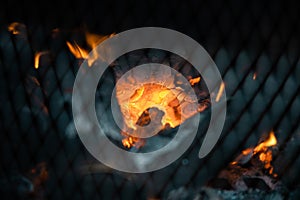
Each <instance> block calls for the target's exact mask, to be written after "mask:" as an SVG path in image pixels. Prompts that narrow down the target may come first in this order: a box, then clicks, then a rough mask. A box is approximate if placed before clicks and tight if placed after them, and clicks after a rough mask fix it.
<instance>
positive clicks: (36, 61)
mask: <svg viewBox="0 0 300 200" xmlns="http://www.w3.org/2000/svg"><path fill="white" fill-rule="evenodd" d="M47 53H48V52H47V51H42V52H37V53H36V54H35V56H34V68H35V69H38V68H39V63H40V57H41V56H43V55H45V54H47Z"/></svg>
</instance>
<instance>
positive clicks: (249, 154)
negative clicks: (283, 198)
mask: <svg viewBox="0 0 300 200" xmlns="http://www.w3.org/2000/svg"><path fill="white" fill-rule="evenodd" d="M276 145H277V140H276V137H275V134H274V132H273V131H271V132H270V134H269V136H268V138H267V139H266V140H265V141H263V142H261V143H259V144H258V145H257V146H256V147H253V148H248V149H245V150H243V151H242V153H241V154H240V155H238V156H237V157H236V158H235V160H234V161H233V162H231V163H230V164H229V166H228V167H227V168H226V169H224V170H222V171H221V172H220V173H219V175H218V177H217V179H214V180H212V181H211V182H210V183H209V185H210V186H212V187H216V188H223V189H234V190H238V191H245V190H248V189H250V188H256V189H260V190H263V191H269V190H276V189H278V188H280V187H281V183H280V182H279V181H278V180H276V177H277V175H276V174H275V173H274V172H273V166H272V164H271V162H272V155H273V152H274V151H275V147H276Z"/></svg>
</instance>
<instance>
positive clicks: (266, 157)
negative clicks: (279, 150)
mask: <svg viewBox="0 0 300 200" xmlns="http://www.w3.org/2000/svg"><path fill="white" fill-rule="evenodd" d="M276 144H277V139H276V137H275V134H274V132H273V131H271V133H270V135H269V137H268V139H267V140H266V141H264V142H262V143H260V144H259V145H258V146H256V147H255V148H254V154H257V153H259V160H260V161H261V162H263V163H264V167H265V169H268V170H269V174H273V166H272V165H271V162H272V159H273V155H272V150H270V149H268V147H272V146H275V145H276ZM274 175H275V176H276V174H274Z"/></svg>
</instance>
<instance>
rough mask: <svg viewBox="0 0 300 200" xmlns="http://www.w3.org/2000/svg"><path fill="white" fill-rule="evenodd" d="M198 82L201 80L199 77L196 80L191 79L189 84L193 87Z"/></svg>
mask: <svg viewBox="0 0 300 200" xmlns="http://www.w3.org/2000/svg"><path fill="white" fill-rule="evenodd" d="M200 80H201V77H200V76H199V77H197V78H192V79H190V80H189V82H190V84H191V85H192V86H193V85H195V84H197V83H199V82H200Z"/></svg>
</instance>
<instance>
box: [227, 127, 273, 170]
mask: <svg viewBox="0 0 300 200" xmlns="http://www.w3.org/2000/svg"><path fill="white" fill-rule="evenodd" d="M276 144H277V139H276V137H275V135H274V132H273V131H271V132H270V134H269V137H268V138H267V140H266V141H264V142H262V143H260V144H258V145H257V146H256V147H255V148H248V149H246V150H244V151H243V152H242V155H241V156H238V157H237V158H236V160H235V161H234V162H232V163H231V164H233V165H235V164H238V163H239V162H240V161H241V158H242V157H249V159H251V158H252V157H253V156H256V155H258V158H259V160H260V161H261V162H262V163H263V164H264V168H265V169H266V170H268V171H269V174H273V166H272V165H271V162H272V149H270V147H273V146H275V145H276ZM273 175H274V176H276V174H273Z"/></svg>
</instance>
